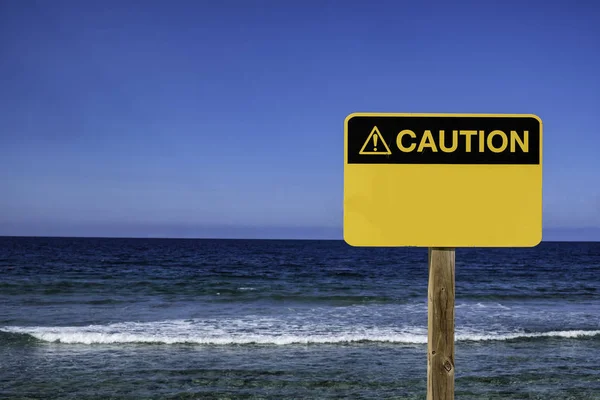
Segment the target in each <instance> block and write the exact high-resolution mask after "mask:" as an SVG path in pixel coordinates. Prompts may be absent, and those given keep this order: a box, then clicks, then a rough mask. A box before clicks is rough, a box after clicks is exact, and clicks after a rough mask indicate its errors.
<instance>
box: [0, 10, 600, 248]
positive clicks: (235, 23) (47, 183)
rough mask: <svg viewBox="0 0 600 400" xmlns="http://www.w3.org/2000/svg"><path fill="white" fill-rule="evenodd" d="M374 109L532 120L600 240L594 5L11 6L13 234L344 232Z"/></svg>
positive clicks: (2, 129)
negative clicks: (359, 135)
mask: <svg viewBox="0 0 600 400" xmlns="http://www.w3.org/2000/svg"><path fill="white" fill-rule="evenodd" d="M355 111H377V112H474V113H478V112H487V113H533V114H537V115H539V116H540V117H541V118H542V119H543V121H544V228H545V235H544V240H548V239H554V240H557V239H567V240H568V239H588V240H592V239H595V240H600V178H599V176H600V156H599V155H598V152H599V150H600V122H599V121H600V6H599V5H598V3H597V2H593V1H562V2H556V1H543V2H538V3H537V4H535V3H532V2H516V1H495V2H479V1H472V2H460V1H459V2H442V1H440V2H437V3H436V2H431V1H428V2H417V1H410V2H402V1H369V2H367V1H362V2H357V1H328V0H320V1H308V0H307V1H276V0H269V1H251V0H239V1H231V0H220V1H202V0H198V1H182V0H179V1H167V0H165V1H154V0H150V1H142V0H138V1H125V0H123V1H119V0H104V1H76V0H73V1H63V0H54V1H43V0H39V1H33V0H2V1H0V235H61V236H62V235H67V236H72V235H76V236H81V235H82V236H142V237H146V236H169V237H206V236H216V237H282V238H284V237H303V238H341V237H342V234H341V232H342V215H343V213H342V204H343V121H344V118H345V116H346V115H347V114H349V113H351V112H355Z"/></svg>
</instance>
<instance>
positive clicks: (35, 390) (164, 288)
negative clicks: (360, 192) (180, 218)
mask: <svg viewBox="0 0 600 400" xmlns="http://www.w3.org/2000/svg"><path fill="white" fill-rule="evenodd" d="M0 272H1V273H2V275H1V276H2V278H1V279H0V398H15V399H16V398H36V399H37V398H44V399H49V398H72V399H92V398H94V399H95V398H98V399H100V398H103V399H106V398H119V399H121V398H122V399H127V398H131V399H138V398H181V399H191V398H199V399H205V398H207V399H212V398H236V399H237V398H240V399H241V398H244V399H246V398H269V399H271V398H272V399H283V398H293V399H297V398H372V399H383V398H394V399H424V398H425V392H426V367H427V364H426V362H427V359H426V342H427V330H426V329H427V302H426V300H427V279H428V278H427V274H428V272H427V250H426V249H415V248H398V249H389V248H384V249H376V248H368V249H365V248H362V249H361V248H352V247H350V246H348V245H346V244H345V243H344V242H341V241H259V240H248V241H245V240H159V239H147V240H146V239H87V238H86V239H84V238H81V239H66V238H0ZM599 366H600V243H542V244H541V245H539V246H538V247H536V248H533V249H458V250H457V251H456V396H457V398H461V399H505V398H506V399H521V398H522V399H600V367H599Z"/></svg>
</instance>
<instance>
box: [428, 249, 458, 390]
mask: <svg viewBox="0 0 600 400" xmlns="http://www.w3.org/2000/svg"><path fill="white" fill-rule="evenodd" d="M454 262H455V249H453V248H435V247H434V248H430V249H429V288H428V311H427V319H428V327H427V328H428V340H427V400H453V399H454Z"/></svg>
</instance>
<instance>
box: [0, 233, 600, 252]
mask: <svg viewBox="0 0 600 400" xmlns="http://www.w3.org/2000/svg"><path fill="white" fill-rule="evenodd" d="M4 238H18V239H24V238H28V239H136V240H256V241H259V240H263V241H266V240H270V241H313V242H324V241H328V242H333V241H336V242H345V240H344V239H343V238H341V239H326V238H319V239H317V238H268V237H265V238H248V237H179V236H171V237H169V236H164V237H159V236H155V237H146V236H50V235H0V239H4ZM540 243H600V240H593V239H589V240H543V239H542V241H541V242H540ZM352 247H364V248H369V247H372V248H384V247H387V248H400V247H414V248H427V247H430V246H352ZM471 247H473V248H479V247H481V246H460V247H456V248H457V249H460V248H463V249H464V248H471ZM533 247H536V246H532V247H525V248H533ZM489 248H523V247H522V246H504V247H489Z"/></svg>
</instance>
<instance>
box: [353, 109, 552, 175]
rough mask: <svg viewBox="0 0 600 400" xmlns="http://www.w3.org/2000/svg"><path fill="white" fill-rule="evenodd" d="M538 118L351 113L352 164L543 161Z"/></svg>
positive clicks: (526, 162) (516, 162) (512, 162)
mask: <svg viewBox="0 0 600 400" xmlns="http://www.w3.org/2000/svg"><path fill="white" fill-rule="evenodd" d="M540 133H541V123H540V120H539V119H538V118H536V117H534V116H514V117H482V116H438V117H432V116H360V115H357V116H352V117H351V118H349V119H348V120H347V134H348V136H347V140H348V146H347V151H348V154H347V155H348V163H350V164H539V163H540Z"/></svg>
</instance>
